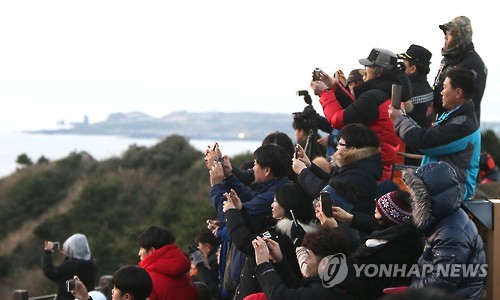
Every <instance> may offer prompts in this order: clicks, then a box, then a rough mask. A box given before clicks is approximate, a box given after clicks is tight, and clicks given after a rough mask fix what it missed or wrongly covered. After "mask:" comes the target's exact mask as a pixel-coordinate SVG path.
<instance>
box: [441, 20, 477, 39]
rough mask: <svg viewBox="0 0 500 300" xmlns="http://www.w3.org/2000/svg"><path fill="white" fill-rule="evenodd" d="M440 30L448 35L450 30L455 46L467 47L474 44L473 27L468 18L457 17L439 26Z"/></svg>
mask: <svg viewBox="0 0 500 300" xmlns="http://www.w3.org/2000/svg"><path fill="white" fill-rule="evenodd" d="M439 28H440V29H441V30H442V31H443V32H444V34H446V31H448V30H450V31H451V35H452V36H453V40H454V41H455V44H457V45H462V46H465V45H467V44H469V43H471V42H472V26H471V23H470V19H469V18H467V17H466V16H460V17H456V18H454V19H453V20H451V21H450V22H448V23H445V24H443V25H439Z"/></svg>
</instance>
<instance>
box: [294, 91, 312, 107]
mask: <svg viewBox="0 0 500 300" xmlns="http://www.w3.org/2000/svg"><path fill="white" fill-rule="evenodd" d="M297 96H299V97H304V102H305V103H306V104H307V105H309V104H312V99H311V96H310V95H309V92H308V91H306V90H300V91H297Z"/></svg>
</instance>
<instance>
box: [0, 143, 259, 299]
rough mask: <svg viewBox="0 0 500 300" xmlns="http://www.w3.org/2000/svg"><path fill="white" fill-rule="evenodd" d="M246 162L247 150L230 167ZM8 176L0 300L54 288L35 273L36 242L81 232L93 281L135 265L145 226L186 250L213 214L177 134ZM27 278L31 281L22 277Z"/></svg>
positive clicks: (0, 198)
mask: <svg viewBox="0 0 500 300" xmlns="http://www.w3.org/2000/svg"><path fill="white" fill-rule="evenodd" d="M247 160H251V155H250V154H249V153H247V154H242V155H240V156H238V157H235V158H233V162H234V164H235V165H239V164H240V163H242V162H244V161H247ZM11 177H12V178H10V177H8V178H5V179H2V180H0V219H1V220H2V223H3V224H2V226H1V227H0V239H1V240H2V241H14V242H15V243H16V244H15V245H13V247H11V249H10V251H8V250H6V249H2V250H1V252H0V294H1V295H4V294H5V293H10V292H11V291H12V290H13V289H28V290H29V291H30V295H40V294H46V293H52V292H54V291H55V290H56V288H55V285H54V284H53V283H51V282H50V281H49V280H48V279H46V278H44V277H43V274H42V276H39V275H40V274H41V273H42V271H41V265H40V257H41V254H42V251H43V244H44V240H51V241H60V242H64V240H65V239H66V238H67V237H69V236H70V235H72V234H73V233H76V232H80V233H83V234H85V235H86V236H87V238H88V240H89V244H90V247H91V251H92V255H93V256H94V258H95V260H96V263H97V265H98V269H99V274H98V276H101V275H106V274H113V272H114V271H115V270H117V269H118V268H119V267H121V266H123V265H128V264H136V263H138V255H137V253H138V251H139V248H138V245H137V237H138V235H139V233H140V232H142V231H143V230H145V229H146V228H147V227H149V226H151V225H156V226H162V227H165V228H168V229H170V230H172V231H173V232H174V234H175V236H176V244H178V245H179V246H180V247H181V248H182V249H184V250H187V247H188V246H189V245H191V244H194V237H195V235H196V234H197V233H198V232H199V231H200V230H202V229H203V228H205V227H206V223H205V220H206V219H209V218H214V217H215V214H214V210H213V207H212V205H211V203H210V199H209V196H208V193H209V189H210V184H209V175H208V170H207V168H206V166H205V163H204V161H203V153H201V152H199V151H197V150H195V149H194V148H193V147H192V146H191V145H190V144H189V143H188V141H187V140H186V139H185V138H183V137H181V136H175V135H174V136H170V137H168V138H166V139H165V140H164V141H162V142H160V143H158V144H157V145H155V146H152V147H138V146H135V145H132V146H130V147H129V149H128V150H127V151H126V152H125V153H124V154H123V155H122V156H121V157H119V158H117V157H115V158H111V159H108V160H104V161H100V162H99V161H95V160H93V159H92V158H89V156H88V155H87V154H85V153H71V154H70V155H69V156H68V157H66V158H64V159H62V160H59V161H55V162H43V164H34V165H27V166H25V167H24V168H22V169H20V170H19V171H18V172H17V173H15V174H14V175H13V176H11ZM47 215H49V216H50V217H47ZM30 222H33V223H35V224H36V226H33V229H32V230H31V232H27V233H26V232H24V233H22V232H18V231H19V229H20V228H21V225H23V224H26V223H30ZM13 236H14V237H13ZM16 236H17V237H18V238H17V239H16ZM2 244H3V242H2ZM54 256H60V255H58V254H54ZM34 273H35V274H37V277H36V279H30V278H27V277H29V276H33V274H34ZM13 282H15V286H12V285H13ZM23 284H25V285H28V286H25V285H23Z"/></svg>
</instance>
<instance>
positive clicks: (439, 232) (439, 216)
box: [403, 162, 486, 299]
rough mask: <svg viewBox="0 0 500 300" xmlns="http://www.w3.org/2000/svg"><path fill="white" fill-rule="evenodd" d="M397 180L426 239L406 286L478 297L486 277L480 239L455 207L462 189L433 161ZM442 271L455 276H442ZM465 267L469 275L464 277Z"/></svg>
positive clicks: (448, 168) (444, 165)
mask: <svg viewBox="0 0 500 300" xmlns="http://www.w3.org/2000/svg"><path fill="white" fill-rule="evenodd" d="M403 179H404V181H405V183H406V184H407V185H408V187H409V188H410V193H411V196H412V207H413V212H412V215H413V219H414V221H415V224H416V226H417V229H419V230H420V231H421V232H423V233H424V235H425V237H426V242H425V246H424V251H423V253H422V255H421V257H420V259H419V261H418V265H419V268H420V274H419V276H416V277H415V278H414V279H413V282H412V284H411V287H412V288H425V287H439V288H443V289H445V290H447V291H449V292H452V293H455V294H456V295H457V296H458V298H460V299H481V291H482V288H483V283H484V280H485V276H486V268H485V266H486V257H485V253H484V250H483V241H482V240H481V237H480V236H479V234H478V231H477V228H476V226H475V225H474V223H473V222H472V221H471V220H470V219H469V217H468V216H467V214H466V213H465V212H464V211H463V210H462V209H461V208H460V205H461V203H462V199H463V189H462V187H461V185H460V184H459V182H458V179H457V175H456V173H455V171H454V170H453V168H452V167H451V166H450V165H449V164H447V163H445V162H433V163H429V164H426V165H424V166H422V167H420V168H419V169H418V170H417V171H416V172H415V173H413V172H404V173H403ZM429 266H432V267H431V268H429ZM446 268H449V269H450V270H452V269H453V268H458V269H459V271H460V272H455V273H458V275H456V274H455V275H454V274H453V273H454V272H451V271H450V272H448V274H446V272H443V271H442V270H443V269H446ZM465 268H470V269H469V270H472V271H471V272H470V273H469V274H465V273H467V272H466V271H464V269H465ZM429 269H430V270H429ZM439 270H441V271H439ZM474 270H475V271H474Z"/></svg>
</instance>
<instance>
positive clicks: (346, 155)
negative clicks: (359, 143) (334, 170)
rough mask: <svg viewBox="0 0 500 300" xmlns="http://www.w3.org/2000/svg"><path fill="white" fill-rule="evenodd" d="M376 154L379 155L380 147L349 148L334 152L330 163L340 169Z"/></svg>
mask: <svg viewBox="0 0 500 300" xmlns="http://www.w3.org/2000/svg"><path fill="white" fill-rule="evenodd" d="M377 154H380V147H378V148H375V147H366V148H349V149H347V150H345V151H336V152H335V153H334V154H333V155H332V163H333V164H335V165H336V166H337V167H339V168H342V167H345V166H347V165H350V164H353V163H355V162H357V161H360V160H362V159H364V158H367V157H370V156H373V155H377Z"/></svg>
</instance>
